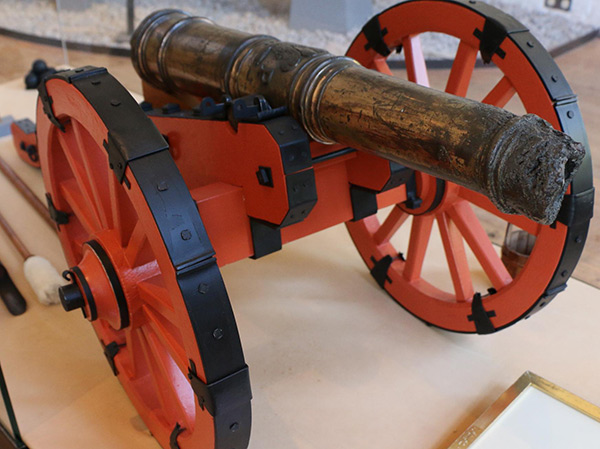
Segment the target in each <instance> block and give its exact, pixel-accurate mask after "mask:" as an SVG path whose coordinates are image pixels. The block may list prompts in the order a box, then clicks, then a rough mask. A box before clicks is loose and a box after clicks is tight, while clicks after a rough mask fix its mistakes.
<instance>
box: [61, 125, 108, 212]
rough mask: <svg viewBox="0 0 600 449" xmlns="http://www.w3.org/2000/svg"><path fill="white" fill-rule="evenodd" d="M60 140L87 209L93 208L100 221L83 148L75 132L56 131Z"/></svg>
mask: <svg viewBox="0 0 600 449" xmlns="http://www.w3.org/2000/svg"><path fill="white" fill-rule="evenodd" d="M56 135H57V136H58V141H59V142H60V145H61V147H62V149H63V153H64V155H65V158H66V159H67V163H68V164H69V167H70V168H71V172H72V173H73V176H74V179H75V182H76V183H77V185H78V186H79V190H80V191H81V194H82V196H83V198H84V202H85V203H86V204H87V206H86V208H87V209H92V211H93V213H94V215H95V218H96V221H97V222H98V223H100V216H99V214H98V209H97V206H96V203H95V201H94V200H93V195H92V194H91V187H90V183H89V180H88V178H87V173H85V168H84V167H83V165H84V164H83V161H82V160H81V150H80V149H79V143H78V142H77V140H76V139H75V137H74V135H73V133H69V132H65V133H56Z"/></svg>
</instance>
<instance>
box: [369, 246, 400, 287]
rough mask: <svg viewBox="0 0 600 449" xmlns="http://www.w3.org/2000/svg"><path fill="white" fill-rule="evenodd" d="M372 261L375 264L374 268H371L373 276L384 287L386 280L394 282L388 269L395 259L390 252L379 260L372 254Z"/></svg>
mask: <svg viewBox="0 0 600 449" xmlns="http://www.w3.org/2000/svg"><path fill="white" fill-rule="evenodd" d="M371 261H372V262H373V263H374V264H375V265H373V268H371V276H373V278H374V279H375V281H376V282H377V284H379V286H380V287H381V288H384V287H383V286H384V284H385V282H386V281H387V282H389V283H391V282H392V280H391V279H390V277H389V276H388V271H389V269H390V265H392V262H393V261H394V259H393V258H392V256H390V255H389V254H388V255H387V256H384V257H382V258H381V259H379V260H376V259H375V258H374V257H373V256H371Z"/></svg>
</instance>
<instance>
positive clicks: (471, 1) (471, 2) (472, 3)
mask: <svg viewBox="0 0 600 449" xmlns="http://www.w3.org/2000/svg"><path fill="white" fill-rule="evenodd" d="M469 3H470V4H471V5H474V4H475V3H477V2H476V1H475V0H469Z"/></svg>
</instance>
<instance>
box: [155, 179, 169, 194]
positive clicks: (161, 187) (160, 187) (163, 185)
mask: <svg viewBox="0 0 600 449" xmlns="http://www.w3.org/2000/svg"><path fill="white" fill-rule="evenodd" d="M156 188H157V189H158V191H159V192H164V191H165V190H169V184H167V182H166V181H161V182H159V183H158V185H157V186H156Z"/></svg>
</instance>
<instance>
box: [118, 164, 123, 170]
mask: <svg viewBox="0 0 600 449" xmlns="http://www.w3.org/2000/svg"><path fill="white" fill-rule="evenodd" d="M117 167H119V170H121V169H123V163H121V162H119V163H118V165H117Z"/></svg>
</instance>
